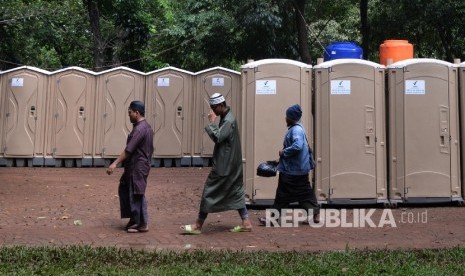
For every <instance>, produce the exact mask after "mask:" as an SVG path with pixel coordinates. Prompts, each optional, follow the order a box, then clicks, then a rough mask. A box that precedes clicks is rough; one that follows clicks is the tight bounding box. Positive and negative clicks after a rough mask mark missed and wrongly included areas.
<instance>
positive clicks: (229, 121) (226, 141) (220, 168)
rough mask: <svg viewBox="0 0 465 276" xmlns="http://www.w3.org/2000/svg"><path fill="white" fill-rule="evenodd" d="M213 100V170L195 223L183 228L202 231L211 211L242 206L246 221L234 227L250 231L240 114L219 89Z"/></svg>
mask: <svg viewBox="0 0 465 276" xmlns="http://www.w3.org/2000/svg"><path fill="white" fill-rule="evenodd" d="M209 104H210V108H211V111H210V112H209V114H208V120H209V122H210V123H209V124H208V125H207V126H206V127H205V131H206V132H207V134H208V135H209V136H210V138H211V139H212V140H213V142H215V147H214V149H213V158H212V164H213V165H212V170H211V172H210V174H209V175H208V178H207V180H206V182H205V187H204V190H203V194H202V199H201V202H200V211H199V216H198V218H197V220H196V222H195V224H193V225H184V226H182V227H181V228H182V229H183V230H184V233H186V234H200V233H201V229H202V225H203V223H204V222H205V219H206V218H207V216H208V214H209V213H216V212H223V211H228V210H238V212H239V215H240V217H241V219H242V223H241V225H238V226H236V227H234V228H232V229H231V230H230V231H231V232H250V231H252V223H251V222H250V220H249V215H248V212H247V208H246V206H245V192H244V184H243V172H242V152H241V142H240V135H239V129H238V125H237V121H236V117H235V116H234V114H233V112H232V111H231V108H230V107H229V106H227V105H226V101H225V99H224V97H223V96H222V95H221V94H219V93H215V94H213V95H212V96H211V97H210V99H209ZM217 116H220V123H219V125H218V126H217V125H215V124H214V121H215V119H216V117H217Z"/></svg>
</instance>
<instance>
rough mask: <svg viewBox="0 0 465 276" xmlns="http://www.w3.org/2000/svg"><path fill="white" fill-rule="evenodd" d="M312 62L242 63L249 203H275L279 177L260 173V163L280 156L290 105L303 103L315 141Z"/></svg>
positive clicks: (309, 134)
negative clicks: (257, 173) (265, 175)
mask: <svg viewBox="0 0 465 276" xmlns="http://www.w3.org/2000/svg"><path fill="white" fill-rule="evenodd" d="M311 68H312V66H311V65H309V64H305V63H302V62H298V61H293V60H287V59H265V60H259V61H254V62H250V63H247V64H245V65H243V66H241V82H242V95H243V96H242V97H243V101H242V102H243V104H242V124H241V125H242V126H241V127H242V141H241V143H242V145H243V150H242V158H243V159H245V170H244V183H245V190H246V197H247V200H248V203H249V204H254V205H268V204H271V203H273V200H274V197H275V192H276V188H277V186H278V177H259V176H257V175H256V171H257V166H258V165H259V164H260V163H261V162H264V161H268V160H276V159H278V158H279V154H278V152H279V150H281V149H282V146H283V139H284V135H285V133H286V131H287V126H286V121H285V117H286V115H285V114H286V109H287V108H288V107H290V106H291V105H294V104H300V106H301V107H302V111H303V114H302V119H301V121H302V124H303V126H304V127H305V130H306V133H307V137H308V139H309V143H310V144H312V141H313V132H312V129H313V124H312V121H313V119H312V112H311V106H312V97H311V88H312V69H311Z"/></svg>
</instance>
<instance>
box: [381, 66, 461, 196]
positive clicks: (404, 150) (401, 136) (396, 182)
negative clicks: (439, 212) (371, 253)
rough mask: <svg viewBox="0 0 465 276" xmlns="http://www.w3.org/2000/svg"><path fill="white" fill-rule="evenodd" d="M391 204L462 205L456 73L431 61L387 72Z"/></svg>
mask: <svg viewBox="0 0 465 276" xmlns="http://www.w3.org/2000/svg"><path fill="white" fill-rule="evenodd" d="M388 94H389V95H388V97H389V108H388V112H389V145H388V148H389V155H388V156H389V198H390V201H391V203H393V204H397V203H398V202H404V203H417V202H418V203H429V202H451V201H457V202H462V201H463V199H462V192H461V184H460V158H459V157H460V156H459V155H460V154H459V113H458V78H457V67H456V66H454V65H453V64H452V63H449V62H445V61H440V60H435V59H408V60H404V61H399V62H396V63H394V64H391V65H389V66H388Z"/></svg>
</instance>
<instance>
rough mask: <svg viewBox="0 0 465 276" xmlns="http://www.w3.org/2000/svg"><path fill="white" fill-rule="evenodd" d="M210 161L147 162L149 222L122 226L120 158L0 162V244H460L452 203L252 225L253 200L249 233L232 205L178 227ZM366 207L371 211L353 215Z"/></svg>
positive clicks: (188, 215) (270, 247)
mask: <svg viewBox="0 0 465 276" xmlns="http://www.w3.org/2000/svg"><path fill="white" fill-rule="evenodd" d="M209 171H210V168H198V167H197V168H196V167H181V168H153V169H152V171H151V174H150V176H149V185H148V189H147V194H146V196H147V199H148V204H149V216H150V224H149V226H150V231H149V232H147V233H136V234H130V233H126V232H125V231H124V230H123V227H124V225H125V224H126V222H127V220H122V219H120V218H119V201H118V195H117V189H118V180H119V177H120V176H121V174H122V169H121V168H119V169H117V170H116V171H115V173H114V174H113V175H111V176H108V175H106V173H105V168H35V167H32V168H28V167H22V168H21V167H0V246H11V245H28V246H45V245H53V246H66V245H90V246H116V247H120V248H134V249H148V250H186V249H229V250H234V251H236V250H246V251H256V250H266V251H283V250H295V251H332V250H346V249H384V248H386V249H420V248H450V247H456V246H464V245H465V230H464V229H465V208H461V207H456V206H453V205H450V206H432V205H428V206H426V205H425V206H415V207H411V206H399V208H398V209H383V208H381V207H378V208H377V209H360V207H357V206H355V207H354V208H352V209H333V208H331V207H327V208H328V209H326V213H327V215H328V216H326V219H327V220H326V221H324V224H323V226H321V227H314V226H309V225H300V224H299V225H298V226H297V227H263V226H258V225H257V219H258V218H259V217H261V216H264V215H265V210H257V209H251V210H250V211H249V212H250V216H251V219H252V222H253V223H254V224H255V225H254V229H253V231H252V232H251V233H230V232H229V231H228V230H229V229H230V228H232V227H234V226H235V225H237V224H239V222H240V219H239V216H238V214H237V212H236V211H228V212H223V213H215V214H210V215H209V217H208V218H207V221H206V223H205V225H204V229H203V231H202V234H201V235H198V236H188V235H183V234H182V232H181V230H180V226H181V225H184V224H188V223H193V222H194V220H195V218H196V217H197V211H198V206H199V202H200V195H201V192H202V188H203V183H204V181H205V179H206V177H207V175H208V172H209ZM344 212H346V213H345V214H344ZM363 212H365V216H364V217H365V218H368V220H367V219H365V220H363V219H362V220H360V217H363V216H362V215H363ZM370 212H371V213H370ZM331 217H332V219H331ZM357 218H358V219H357ZM360 221H362V222H364V224H365V225H364V227H362V223H360ZM339 222H341V223H339ZM371 222H373V224H371ZM382 224H384V225H382ZM372 226H376V227H372ZM379 226H381V227H379Z"/></svg>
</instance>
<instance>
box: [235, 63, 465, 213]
mask: <svg viewBox="0 0 465 276" xmlns="http://www.w3.org/2000/svg"><path fill="white" fill-rule="evenodd" d="M241 74H242V89H243V95H244V97H243V114H242V118H243V132H242V135H243V140H245V141H246V142H245V143H244V153H245V165H244V167H245V187H246V194H247V196H248V199H249V203H251V204H265V205H266V204H269V203H271V202H272V201H273V199H274V196H275V192H276V187H277V182H278V179H277V178H267V177H259V176H256V168H257V166H258V165H259V164H260V163H261V162H263V161H266V160H275V159H277V157H278V151H279V150H280V149H281V147H282V141H283V136H284V134H285V132H286V130H287V127H286V123H285V120H284V117H285V110H286V108H287V107H288V106H290V105H292V104H295V103H299V104H300V105H301V106H302V109H303V118H302V123H303V125H304V126H305V127H306V129H307V132H308V133H309V135H308V137H309V138H310V137H311V143H312V145H313V147H314V152H315V158H316V162H317V166H316V169H315V171H314V173H313V174H314V179H315V193H316V195H317V199H318V200H319V202H320V203H323V204H324V203H327V204H350V205H351V204H372V203H382V204H387V205H391V204H397V203H400V202H403V203H424V202H432V203H436V202H457V203H459V204H463V193H462V185H461V183H464V181H463V179H462V178H463V177H461V172H465V167H464V163H465V162H462V163H461V161H460V160H461V158H460V156H461V155H464V153H463V152H464V151H465V150H464V149H463V148H462V151H461V150H460V144H463V142H465V139H464V136H465V135H462V136H460V133H459V132H460V130H462V131H464V130H465V115H464V113H465V99H464V96H465V63H462V64H460V65H454V64H452V63H448V62H444V61H440V60H434V59H408V60H404V61H400V62H397V63H394V64H391V65H389V66H387V67H386V66H384V65H380V64H377V63H373V62H369V61H365V60H360V59H338V60H332V61H328V62H324V63H321V64H319V65H316V66H314V67H313V68H312V67H311V66H310V65H307V64H303V63H299V62H294V61H286V60H262V61H257V62H253V63H249V64H246V65H244V66H242V72H241ZM459 79H460V83H461V84H462V85H461V87H460V90H459ZM312 86H313V89H312ZM312 92H313V95H312ZM459 95H460V97H459ZM459 110H460V111H461V112H462V115H461V116H460V114H459ZM460 137H462V138H460ZM461 142H462V143H461ZM461 164H462V165H461ZM462 175H463V174H462Z"/></svg>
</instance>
